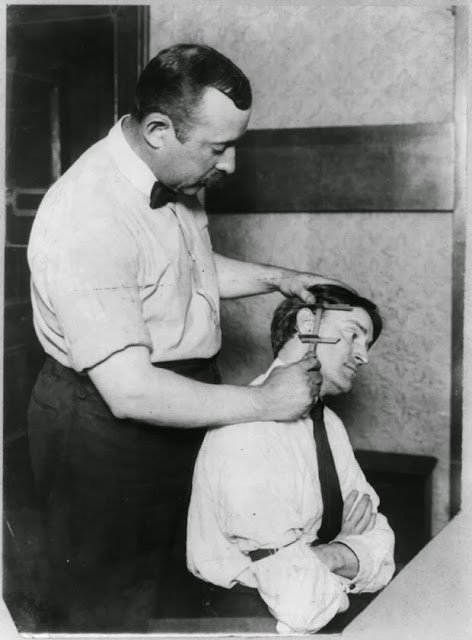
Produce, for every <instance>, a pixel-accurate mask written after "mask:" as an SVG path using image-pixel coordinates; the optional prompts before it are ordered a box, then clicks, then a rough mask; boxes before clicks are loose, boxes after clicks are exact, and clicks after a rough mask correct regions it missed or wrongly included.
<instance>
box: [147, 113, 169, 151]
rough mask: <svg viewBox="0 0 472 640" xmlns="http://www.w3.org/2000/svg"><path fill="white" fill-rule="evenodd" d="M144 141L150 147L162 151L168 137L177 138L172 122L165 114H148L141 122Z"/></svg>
mask: <svg viewBox="0 0 472 640" xmlns="http://www.w3.org/2000/svg"><path fill="white" fill-rule="evenodd" d="M141 127H142V133H143V136H144V139H145V140H146V142H147V143H148V145H149V146H151V147H153V148H154V149H160V148H161V147H162V146H163V145H164V144H165V141H166V139H167V137H168V136H174V137H175V131H174V127H173V124H172V120H171V119H170V118H169V117H168V116H166V115H165V114H163V113H158V112H156V113H148V114H147V116H145V117H144V118H143V120H142V122H141Z"/></svg>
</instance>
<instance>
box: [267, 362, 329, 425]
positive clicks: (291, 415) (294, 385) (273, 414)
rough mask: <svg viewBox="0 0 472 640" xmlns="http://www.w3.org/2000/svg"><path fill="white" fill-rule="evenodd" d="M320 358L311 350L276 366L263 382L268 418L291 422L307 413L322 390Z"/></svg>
mask: <svg viewBox="0 0 472 640" xmlns="http://www.w3.org/2000/svg"><path fill="white" fill-rule="evenodd" d="M320 367H321V365H320V361H319V360H318V358H317V357H316V356H314V355H313V354H311V353H308V354H307V355H305V356H304V357H303V358H302V359H301V360H299V361H298V362H294V363H292V364H288V365H285V366H280V367H276V368H275V369H273V371H272V372H271V373H270V375H269V377H268V378H267V380H265V382H264V383H263V384H262V385H261V387H260V388H261V392H262V393H263V394H264V401H265V404H266V407H267V418H266V419H267V420H281V421H285V422H289V421H291V420H297V419H298V418H301V417H302V416H305V415H306V414H307V413H308V412H309V411H310V409H311V407H312V406H313V403H314V401H315V398H316V397H317V396H319V394H320V388H321V383H322V380H323V377H322V375H321V373H320Z"/></svg>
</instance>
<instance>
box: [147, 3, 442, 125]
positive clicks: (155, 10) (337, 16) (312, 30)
mask: <svg viewBox="0 0 472 640" xmlns="http://www.w3.org/2000/svg"><path fill="white" fill-rule="evenodd" d="M268 5H269V6H257V4H256V6H253V5H238V4H235V5H231V6H229V5H228V4H224V5H216V6H215V5H210V4H207V3H198V2H197V3H196V4H192V5H191V6H190V5H188V6H187V5H185V6H178V4H177V3H175V4H170V3H159V4H158V6H154V5H153V6H152V9H151V43H150V51H151V55H154V54H155V53H157V51H159V49H162V48H163V47H166V46H169V45H170V44H174V43H176V42H202V43H205V44H209V45H211V46H214V47H215V48H216V49H218V50H219V51H221V52H222V53H224V54H225V55H228V57H230V58H231V59H232V60H233V61H234V62H235V63H236V64H238V66H240V67H241V69H243V70H244V72H245V73H246V75H247V76H248V77H249V79H250V80H251V84H252V87H253V91H254V108H253V115H252V118H251V123H250V127H251V128H253V129H258V128H277V127H309V126H337V125H362V124H397V123H400V124H401V123H406V122H432V121H438V120H445V119H448V118H449V117H450V116H451V113H452V96H453V93H452V82H453V74H452V64H453V59H452V54H453V49H452V47H451V43H452V38H453V28H454V21H453V17H452V14H451V13H450V11H449V10H448V9H447V8H446V7H444V6H443V7H406V6H400V7H391V6H390V7H388V6H384V7H374V6H370V7H342V6H341V7H339V6H338V7H326V6H325V7H309V6H270V3H268Z"/></svg>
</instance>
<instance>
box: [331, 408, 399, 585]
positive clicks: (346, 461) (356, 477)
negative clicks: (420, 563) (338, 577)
mask: <svg viewBox="0 0 472 640" xmlns="http://www.w3.org/2000/svg"><path fill="white" fill-rule="evenodd" d="M337 420H339V419H337ZM336 426H337V428H336V431H335V438H336V439H337V442H336V446H337V447H341V448H342V451H343V455H342V456H339V457H338V458H337V461H338V460H339V461H340V462H339V464H340V465H341V468H340V469H339V468H338V475H339V478H340V482H341V491H342V494H343V498H344V500H345V499H346V498H347V496H348V495H349V494H350V493H351V491H354V490H356V491H358V492H359V496H358V499H360V498H361V497H362V495H363V494H365V493H367V494H369V495H370V497H371V500H372V504H373V508H374V511H375V512H376V513H377V517H376V521H375V526H374V528H373V529H372V530H371V531H368V532H366V533H362V534H360V535H348V536H346V535H342V534H340V535H338V536H337V537H336V538H335V540H334V542H336V541H337V542H342V543H343V544H345V545H347V546H348V547H349V548H350V549H351V550H352V551H353V552H354V553H355V554H356V556H357V558H358V560H359V572H358V574H357V575H356V576H355V578H353V579H352V580H348V581H346V583H347V585H348V588H349V592H350V593H362V592H374V591H378V590H379V589H382V588H383V587H385V586H386V585H387V584H388V583H389V582H390V580H391V579H392V576H393V574H394V571H395V563H394V559H393V552H394V546H395V536H394V533H393V531H392V529H391V527H390V525H389V523H388V521H387V518H386V517H385V516H384V515H382V513H379V512H378V508H379V502H380V501H379V497H378V495H377V493H376V492H375V490H374V489H373V488H372V487H371V485H370V484H369V483H368V482H367V480H366V478H365V476H364V473H363V472H362V470H361V468H360V466H359V464H358V462H357V460H356V458H355V456H354V452H353V450H352V447H351V444H350V442H349V438H348V435H347V433H346V431H345V429H344V426H343V425H342V423H341V422H340V421H339V424H338V425H336ZM337 466H338V462H337Z"/></svg>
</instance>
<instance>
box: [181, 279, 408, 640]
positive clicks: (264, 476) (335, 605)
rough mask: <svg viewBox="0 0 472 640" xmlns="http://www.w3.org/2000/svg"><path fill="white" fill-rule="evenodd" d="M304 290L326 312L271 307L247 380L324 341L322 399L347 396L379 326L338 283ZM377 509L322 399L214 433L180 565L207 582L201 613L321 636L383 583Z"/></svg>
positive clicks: (203, 458) (387, 556)
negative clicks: (357, 598) (265, 364)
mask: <svg viewBox="0 0 472 640" xmlns="http://www.w3.org/2000/svg"><path fill="white" fill-rule="evenodd" d="M310 291H311V292H312V293H314V294H315V295H316V299H317V305H321V304H322V305H323V307H324V309H323V310H322V311H321V310H320V307H319V306H318V308H317V307H316V305H315V306H313V305H312V306H310V305H307V304H306V303H304V302H302V301H298V300H295V299H290V300H285V301H284V302H282V304H280V305H279V307H278V308H277V309H276V311H275V313H274V317H273V320H272V327H271V338H272V346H273V350H274V355H275V357H276V359H275V361H274V363H273V364H272V366H271V367H270V369H269V371H268V372H267V373H265V374H264V375H263V376H261V377H260V378H258V379H257V380H256V381H255V382H254V383H253V384H261V383H262V382H263V381H264V380H265V379H266V378H267V376H268V375H269V373H270V372H271V371H272V370H273V369H274V368H276V367H283V366H284V365H286V364H289V363H291V362H295V361H297V360H300V359H301V358H302V357H303V356H304V355H305V354H306V353H307V352H308V351H309V350H310V349H313V346H312V344H310V342H306V340H307V339H308V340H310V338H307V335H312V336H313V335H315V336H317V335H319V337H320V338H321V341H318V340H315V342H319V344H317V355H318V358H319V360H320V363H321V373H322V375H323V382H322V385H321V392H320V396H321V398H324V396H329V395H337V394H341V393H347V392H348V391H350V389H351V386H352V382H353V380H354V378H355V375H356V373H357V370H358V368H359V367H360V366H361V365H364V364H367V362H368V351H369V349H370V347H371V346H372V344H373V343H374V342H375V341H376V340H377V338H378V336H379V334H380V332H381V329H382V320H381V318H380V315H379V313H378V310H377V307H376V306H375V305H374V304H373V303H372V302H370V301H369V300H367V299H365V298H361V297H360V296H358V295H356V294H354V293H352V292H350V291H347V290H346V289H344V288H342V287H338V286H332V285H317V286H314V287H311V288H310ZM333 305H334V307H336V306H338V308H337V309H336V308H331V309H329V308H328V310H325V309H326V308H327V307H330V306H333ZM343 305H344V310H339V306H341V307H342V306H343ZM320 314H321V315H320ZM320 322H321V323H320ZM330 339H331V340H330ZM333 339H336V340H333ZM323 341H326V342H329V341H330V342H331V344H327V343H323ZM312 342H313V340H312ZM323 436H324V438H323ZM329 463H331V464H329ZM378 506H379V498H378V496H377V495H376V493H375V491H374V490H373V488H372V487H371V486H370V485H369V484H368V483H367V481H366V479H365V477H364V474H363V473H362V471H361V469H360V467H359V465H358V464H357V462H356V459H355V457H354V454H353V451H352V448H351V445H350V442H349V439H348V436H347V433H346V431H345V429H344V426H343V424H342V422H341V420H340V419H339V418H338V417H337V416H336V414H335V413H333V411H331V410H330V409H328V408H327V407H324V406H323V404H322V401H321V400H318V401H317V402H316V403H315V406H314V408H313V409H312V411H311V414H310V415H307V416H306V417H305V418H303V419H300V420H296V421H294V422H290V423H284V422H277V423H271V424H270V428H269V424H268V423H267V422H260V423H246V424H235V425H230V426H228V427H226V428H225V429H218V428H216V429H212V430H211V431H209V432H208V433H207V435H206V437H205V440H204V443H203V446H202V448H201V450H200V453H199V456H198V459H197V463H196V467H195V472H194V477H193V494H192V500H191V505H190V511H189V519H188V538H187V563H188V567H189V569H190V570H191V571H192V573H194V574H195V575H196V576H197V577H199V578H201V579H202V580H204V581H206V582H208V583H211V585H212V586H211V585H209V588H208V598H207V599H206V606H207V607H208V608H207V610H206V612H207V615H226V616H229V617H246V616H248V617H252V616H254V615H261V613H260V609H261V607H263V608H264V609H265V612H266V613H267V615H269V614H268V612H267V607H268V610H269V611H270V613H271V614H272V615H273V616H274V617H275V618H276V620H277V631H278V632H279V633H286V634H289V633H291V632H301V633H314V632H316V631H318V630H319V629H321V628H322V627H324V626H325V625H326V624H327V623H328V622H329V621H330V620H331V619H332V618H333V617H334V616H335V615H336V614H337V613H338V612H340V611H344V610H346V609H347V608H348V607H349V599H348V595H347V594H349V593H361V592H374V591H378V590H379V589H381V588H382V587H384V586H385V585H386V584H387V583H388V582H389V581H390V579H391V578H392V575H393V573H394V568H395V567H394V561H393V548H394V535H393V532H392V530H391V528H390V526H389V525H388V522H387V520H386V518H385V517H384V516H383V515H381V514H380V513H378V511H377V509H378Z"/></svg>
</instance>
